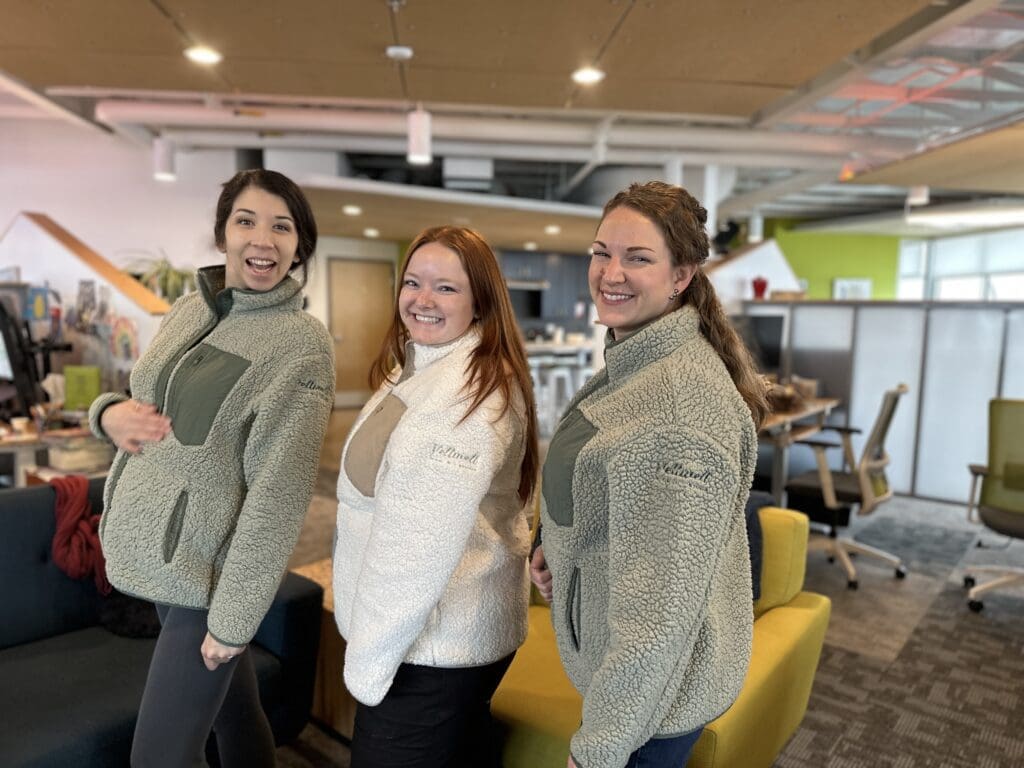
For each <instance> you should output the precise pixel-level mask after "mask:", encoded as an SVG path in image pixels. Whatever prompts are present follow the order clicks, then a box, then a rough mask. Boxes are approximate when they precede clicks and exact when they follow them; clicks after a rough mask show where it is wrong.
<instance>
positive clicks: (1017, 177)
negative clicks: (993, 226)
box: [854, 124, 1024, 195]
mask: <svg viewBox="0 0 1024 768" xmlns="http://www.w3.org/2000/svg"><path fill="white" fill-rule="evenodd" d="M854 183H857V184H894V185H897V186H908V187H909V186H914V185H918V184H927V185H928V186H930V187H935V188H938V189H957V190H964V191H978V192H1003V193H1008V194H1022V195H1024V125H1021V124H1017V125H1013V126H1010V127H1008V128H1002V129H1000V130H997V131H992V132H991V133H985V134H982V135H980V136H975V137H973V138H969V139H964V140H963V141H958V142H956V143H953V144H948V145H946V146H944V147H940V148H939V149H935V150H932V151H931V152H926V153H924V154H921V155H917V156H915V157H911V158H908V159H906V160H902V161H900V162H896V163H892V164H890V165H886V166H884V167H882V168H879V169H878V170H876V171H870V172H868V173H865V174H863V175H862V176H858V177H857V178H856V179H854Z"/></svg>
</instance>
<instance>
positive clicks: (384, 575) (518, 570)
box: [334, 330, 529, 706]
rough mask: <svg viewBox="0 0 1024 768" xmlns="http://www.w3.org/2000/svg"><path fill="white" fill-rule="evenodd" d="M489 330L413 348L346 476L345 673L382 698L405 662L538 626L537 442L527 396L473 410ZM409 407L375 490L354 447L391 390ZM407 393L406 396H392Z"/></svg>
mask: <svg viewBox="0 0 1024 768" xmlns="http://www.w3.org/2000/svg"><path fill="white" fill-rule="evenodd" d="M478 341H479V335H478V333H477V332H476V331H475V330H470V331H468V332H467V333H466V334H464V335H463V336H462V337H460V338H459V339H456V340H455V341H453V342H450V343H448V344H445V345H439V346H434V347H431V346H421V345H415V344H409V345H408V346H407V348H406V355H407V360H406V366H405V369H404V370H403V371H402V374H401V377H400V378H399V381H398V383H397V384H396V385H394V386H392V385H390V384H387V383H385V384H384V386H383V387H382V388H381V389H380V390H379V391H378V392H376V393H375V394H374V396H373V397H372V398H371V399H370V401H369V402H368V403H367V404H366V407H365V408H364V409H363V411H362V413H361V414H360V416H359V418H358V419H357V421H356V423H355V424H354V425H353V428H352V436H351V437H350V438H349V441H348V443H347V444H346V446H345V451H344V453H343V455H342V471H341V474H340V476H339V478H338V527H337V539H336V543H335V550H334V603H335V611H334V615H335V618H336V619H337V622H338V629H339V630H340V631H341V634H342V636H344V637H345V639H346V641H347V645H346V648H345V673H344V674H345V684H346V686H347V687H348V690H349V691H350V692H351V693H352V695H353V696H354V697H355V698H356V699H358V700H359V701H361V702H363V703H364V704H367V705H370V706H373V705H376V704H378V703H379V702H380V701H381V700H382V699H383V698H384V695H385V694H386V693H387V692H388V689H389V688H390V687H391V683H392V681H393V680H394V677H395V672H396V671H397V669H398V666H399V665H400V664H401V663H403V662H406V663H410V664H422V665H427V666H435V667H462V666H476V665H482V664H489V663H491V662H493V661H497V660H498V659H501V658H504V657H505V656H507V655H508V654H510V653H511V652H512V651H514V650H515V649H516V648H518V647H519V646H520V645H521V644H522V643H523V640H524V639H525V638H526V628H527V599H528V590H529V577H528V574H527V570H526V555H527V551H528V550H529V522H528V519H527V514H526V511H525V509H524V508H523V505H522V504H521V503H520V501H519V499H518V497H517V490H518V487H519V473H520V465H521V463H522V460H523V453H524V451H525V448H526V446H525V438H524V434H525V429H524V419H523V404H522V399H521V398H517V401H514V402H513V405H512V407H511V408H509V409H508V410H506V411H505V413H504V414H503V415H500V412H501V402H502V400H501V398H500V395H499V394H497V393H495V394H494V395H492V396H491V397H489V398H488V399H487V400H485V401H484V402H483V403H482V404H481V406H480V407H479V408H477V409H476V410H475V411H474V412H473V413H472V414H471V415H470V416H469V417H468V418H465V420H463V417H464V416H465V413H466V410H467V407H468V405H469V402H470V401H469V399H467V392H466V390H465V389H464V384H465V380H466V365H467V363H468V361H469V356H470V354H471V352H472V351H473V349H474V348H475V347H476V345H477V343H478ZM389 397H394V398H398V399H399V400H400V401H401V403H402V404H404V406H405V412H404V413H403V414H402V417H401V419H400V420H398V422H397V424H396V425H395V426H394V428H393V431H391V433H390V435H385V438H386V442H385V443H384V444H383V446H382V450H383V456H382V460H381V461H380V468H379V470H378V472H377V475H376V479H375V481H374V483H373V488H372V495H363V494H362V493H360V492H359V490H358V489H357V488H356V485H355V484H353V482H352V479H351V478H349V476H348V474H347V471H346V468H345V467H346V463H347V458H348V457H347V453H348V451H349V450H350V449H351V447H352V445H353V443H354V442H355V443H357V444H358V443H359V442H360V441H359V433H360V430H362V429H363V428H364V427H365V428H367V429H372V428H373V416H374V414H375V413H376V412H377V411H378V405H379V404H381V403H382V402H383V401H384V400H385V398H389ZM392 402H393V401H392Z"/></svg>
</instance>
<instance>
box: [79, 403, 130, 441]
mask: <svg viewBox="0 0 1024 768" xmlns="http://www.w3.org/2000/svg"><path fill="white" fill-rule="evenodd" d="M127 399H128V396H127V395H122V394H121V393H120V392H105V393H104V394H102V395H100V396H99V397H97V398H96V399H95V400H93V401H92V405H90V406H89V429H91V430H92V433H93V434H94V435H96V437H98V438H100V439H101V440H110V437H109V436H108V435H107V433H106V432H104V431H103V427H102V426H100V419H101V418H102V417H103V412H104V411H105V410H107V408H109V407H110V406H112V405H115V404H116V403H123V402H125V401H126V400H127Z"/></svg>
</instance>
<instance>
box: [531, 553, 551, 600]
mask: <svg viewBox="0 0 1024 768" xmlns="http://www.w3.org/2000/svg"><path fill="white" fill-rule="evenodd" d="M530 581H532V582H533V585H534V586H535V587H536V588H537V591H538V592H540V596H541V597H543V598H544V599H545V600H547V601H548V602H549V603H550V602H551V571H549V570H548V561H547V560H545V559H544V545H543V544H541V545H540V546H539V547H537V549H535V550H534V551H533V557H531V558H530Z"/></svg>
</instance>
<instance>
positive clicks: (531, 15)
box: [0, 0, 931, 117]
mask: <svg viewBox="0 0 1024 768" xmlns="http://www.w3.org/2000/svg"><path fill="white" fill-rule="evenodd" d="M930 1H931V0H858V2H850V0H774V1H773V2H758V3H753V2H750V1H749V0H716V2H712V3H708V2H697V1H696V0H685V1H683V0H678V1H675V2H670V1H669V0H640V1H639V2H636V3H635V4H634V5H633V7H632V9H631V10H630V12H629V14H628V16H627V17H626V19H625V22H624V23H623V24H622V26H621V28H620V29H619V31H618V33H617V34H615V36H614V38H613V39H612V42H611V44H610V45H609V46H608V47H607V50H606V51H605V53H604V55H603V58H602V60H601V64H602V66H603V67H604V68H605V69H606V70H607V72H608V77H607V79H606V80H605V82H604V83H602V84H601V85H600V86H598V87H596V88H593V89H589V90H584V89H578V88H575V87H574V86H573V85H572V83H571V82H570V81H569V80H568V75H569V73H570V72H571V71H572V70H574V69H575V68H576V67H578V66H580V65H581V64H585V63H588V62H589V61H591V60H592V59H593V58H594V57H595V56H596V55H597V54H598V52H599V51H600V50H601V48H602V46H604V44H605V42H606V41H607V40H608V38H609V36H610V35H611V33H612V31H613V29H614V28H615V25H616V24H617V23H618V21H619V19H620V18H621V17H622V15H623V13H624V10H625V9H626V7H627V3H626V2H625V0H562V1H560V2H555V1H553V0H517V2H503V3H498V2H481V1H480V0H445V2H444V3H443V4H442V3H439V2H436V0H435V1H434V2H430V1H429V0H408V2H407V3H406V4H405V6H404V7H403V8H402V10H401V11H400V12H399V14H398V35H399V39H400V41H401V42H402V43H403V44H406V45H411V46H412V47H413V48H414V49H415V52H416V55H415V58H414V59H413V60H412V62H410V64H409V67H408V75H409V76H408V85H409V93H408V95H409V97H410V98H412V99H414V100H419V101H424V102H456V103H479V104H493V105H503V106H509V105H514V106H524V107H547V108H551V107H556V108H559V107H562V106H564V105H565V104H566V103H567V102H571V104H572V105H573V106H579V107H586V108H591V109H600V110H639V111H652V112H674V113H705V114H719V115H729V116H743V117H747V116H750V115H752V114H753V113H755V112H756V111H757V110H758V109H761V108H763V107H765V106H766V105H768V104H770V103H771V102H772V101H774V100H775V99H777V98H779V97H780V96H783V95H785V94H787V93H789V92H790V91H791V90H792V89H794V88H796V87H797V86H799V85H800V84H802V83H804V82H806V81H807V80H809V79H810V78H812V77H813V76H815V75H816V74H818V73H820V72H821V71H822V70H824V69H826V68H827V67H828V66H830V65H832V64H834V63H835V62H836V61H838V60H840V59H841V58H842V57H843V56H845V55H847V54H849V53H850V52H852V51H854V50H856V49H857V48H859V47H861V46H863V45H865V44H867V43H868V42H869V41H870V40H872V39H873V38H875V37H876V36H878V35H880V34H882V33H883V32H885V31H887V30H889V29H891V28H892V27H894V26H896V25H897V24H899V23H900V22H902V21H903V20H905V19H907V18H908V17H910V16H912V15H913V14H914V13H916V12H917V11H919V10H920V9H922V8H924V7H925V6H927V5H929V4H930ZM161 8H163V9H166V11H167V14H168V15H165V14H164V13H163V12H162V10H161ZM0 11H2V13H3V19H4V23H3V25H0V69H3V70H5V71H7V72H8V73H10V74H12V75H14V76H15V77H17V78H19V79H21V80H24V81H26V82H28V83H29V84H31V85H33V86H34V87H36V88H39V89H45V88H46V87H49V86H95V87H100V88H139V89H167V90H185V91H228V92H231V91H240V92H251V93H271V94H280V95H290V96H311V97H343V98H372V99H389V100H390V99H398V98H402V97H403V93H402V90H401V86H400V82H399V78H398V74H397V70H396V67H395V66H394V65H393V64H392V63H390V62H389V61H387V59H385V57H384V55H383V51H384V48H385V47H386V46H387V45H388V44H390V43H391V42H392V32H391V26H390V20H389V13H390V12H389V10H388V6H387V4H386V2H384V0H361V1H360V2H348V3H339V2H337V0H305V1H304V2H295V3H288V4H286V3H284V2H281V1H280V0H248V1H247V2H244V3H242V2H237V1H236V0H230V1H229V0H221V1H219V2H209V0H160V3H159V5H157V4H155V3H153V2H143V1H142V0H103V2H81V1H80V0H35V1H34V2H31V3H27V2H20V1H18V0H4V1H3V2H0ZM186 37H187V38H191V39H192V40H195V41H197V42H203V43H206V44H208V45H211V46H213V47H215V48H217V49H218V50H220V51H221V52H222V53H223V54H224V55H225V59H224V61H223V62H222V63H221V64H220V65H218V66H217V67H215V68H213V69H204V68H202V67H199V66H196V65H193V64H191V63H189V62H187V61H186V60H185V59H184V58H183V57H182V56H181V54H180V51H181V49H182V48H183V47H184V41H185V39H186Z"/></svg>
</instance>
